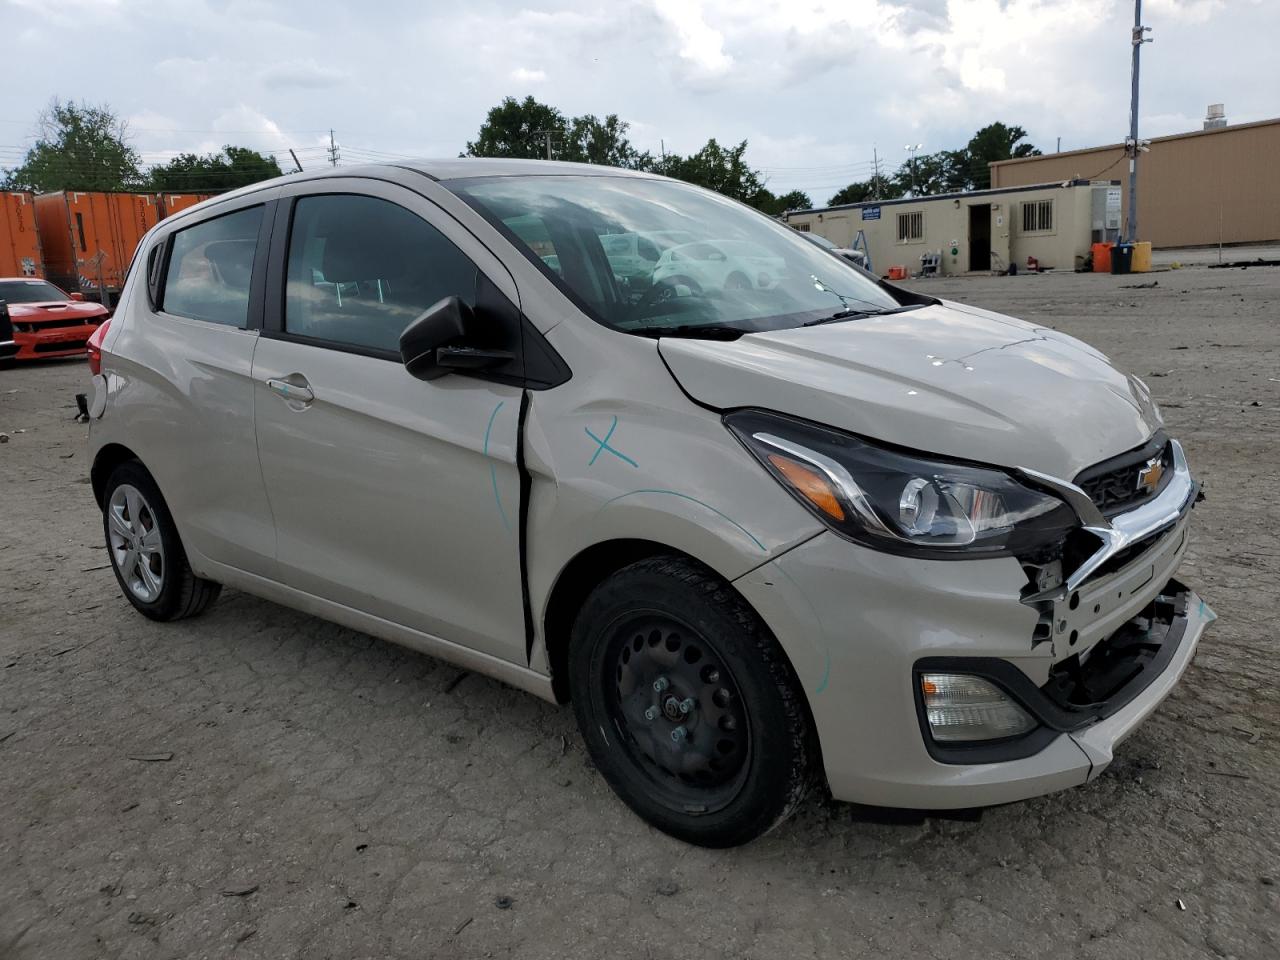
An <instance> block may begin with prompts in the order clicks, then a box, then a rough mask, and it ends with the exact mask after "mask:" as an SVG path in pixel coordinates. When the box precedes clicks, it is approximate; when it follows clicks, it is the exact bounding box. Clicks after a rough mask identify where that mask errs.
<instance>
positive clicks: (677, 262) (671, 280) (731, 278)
mask: <svg viewBox="0 0 1280 960" xmlns="http://www.w3.org/2000/svg"><path fill="white" fill-rule="evenodd" d="M785 270H786V261H785V260H784V259H783V258H782V257H780V256H777V255H776V254H773V253H770V252H769V251H768V250H767V249H765V248H764V247H761V246H760V245H759V244H756V243H752V242H750V241H745V240H725V239H716V240H700V241H697V242H696V243H684V244H681V245H680V246H677V247H671V248H670V249H669V250H667V251H665V252H664V253H663V254H662V257H661V259H659V260H658V263H657V265H656V266H655V267H654V268H653V284H654V285H655V286H659V285H661V286H664V287H666V288H668V289H676V288H680V287H684V288H688V289H690V290H692V291H693V292H694V293H695V294H698V293H701V292H703V291H711V292H720V293H723V292H724V291H726V290H737V291H744V290H752V289H756V290H769V289H772V288H773V287H775V286H777V284H778V281H779V280H781V279H782V277H783V273H784V271H785Z"/></svg>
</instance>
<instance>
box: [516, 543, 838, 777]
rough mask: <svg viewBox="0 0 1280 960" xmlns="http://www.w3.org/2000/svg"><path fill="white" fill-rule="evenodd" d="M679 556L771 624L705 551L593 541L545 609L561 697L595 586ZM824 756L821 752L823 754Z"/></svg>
mask: <svg viewBox="0 0 1280 960" xmlns="http://www.w3.org/2000/svg"><path fill="white" fill-rule="evenodd" d="M659 556H664V557H679V558H682V559H685V560H689V561H691V562H693V563H696V564H697V565H698V566H700V567H703V568H705V569H706V570H707V571H708V572H709V573H710V574H712V575H713V576H715V577H717V578H718V579H720V580H721V581H722V582H723V583H724V585H725V586H726V587H727V588H729V589H731V590H733V592H734V593H736V594H737V595H738V596H739V597H740V598H741V600H742V602H743V603H744V604H746V605H747V606H748V607H749V608H750V609H751V610H752V612H753V613H755V615H756V616H757V617H759V618H760V622H761V623H762V624H764V625H765V629H770V628H769V626H768V621H767V620H766V619H765V617H764V616H763V615H762V614H761V613H760V611H759V610H757V609H756V608H755V606H754V605H753V604H752V603H751V601H750V599H748V598H747V597H746V596H745V595H743V593H742V591H741V590H739V589H738V588H737V587H736V586H735V585H734V584H733V582H732V581H731V580H730V579H729V578H728V577H726V576H725V575H724V574H723V573H721V572H720V571H718V570H716V568H715V567H714V566H712V565H711V564H709V563H707V562H706V561H705V560H703V559H702V558H700V557H697V556H694V555H693V554H691V553H689V552H688V551H687V550H681V549H679V548H678V547H673V546H671V545H669V544H666V543H660V542H658V541H655V540H644V539H639V538H618V539H613V540H603V541H600V542H598V543H593V544H591V545H590V546H588V547H585V548H583V549H582V550H581V551H579V552H578V553H577V554H576V555H575V556H574V557H573V558H572V559H570V560H569V562H568V563H566V564H565V565H564V566H563V567H562V568H561V570H560V574H559V576H557V577H556V579H555V581H554V583H553V584H552V587H551V592H550V594H549V595H548V598H547V602H546V605H545V606H544V607H543V613H542V618H541V620H542V636H543V642H544V643H545V645H546V653H547V663H548V666H549V667H550V669H551V685H552V690H553V691H554V693H555V697H556V702H557V703H561V704H563V703H568V702H569V701H570V699H571V697H570V693H569V671H568V666H569V635H570V633H571V631H572V630H573V622H574V619H575V617H576V616H577V614H578V611H579V610H581V609H582V605H583V603H584V602H585V601H586V599H587V597H588V596H589V595H590V593H591V591H592V590H594V589H595V588H596V587H597V586H599V585H600V584H602V583H604V581H605V580H607V579H609V577H611V576H613V575H614V574H615V573H617V572H618V571H619V570H621V569H623V568H624V567H627V566H630V565H631V564H633V563H636V562H637V561H640V560H646V559H648V558H650V557H659ZM778 647H779V649H780V650H782V655H783V657H784V658H785V659H786V661H787V668H788V669H789V670H790V671H791V673H792V675H793V676H795V674H796V670H795V665H794V664H793V663H792V662H791V657H790V654H789V653H788V652H787V650H786V648H785V647H784V646H783V645H782V643H781V641H780V640H779V643H778ZM797 689H799V690H801V691H802V692H803V696H802V699H803V701H804V707H805V710H806V711H807V712H808V713H809V718H810V723H811V724H812V710H811V708H810V705H809V702H808V691H805V690H804V687H803V685H802V684H797ZM819 762H820V758H819Z"/></svg>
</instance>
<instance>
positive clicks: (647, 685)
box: [601, 611, 751, 810]
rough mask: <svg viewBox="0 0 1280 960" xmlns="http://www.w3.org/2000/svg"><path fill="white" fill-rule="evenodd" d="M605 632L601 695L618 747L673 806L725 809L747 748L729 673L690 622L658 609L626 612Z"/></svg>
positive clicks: (742, 708)
mask: <svg viewBox="0 0 1280 960" xmlns="http://www.w3.org/2000/svg"><path fill="white" fill-rule="evenodd" d="M607 632H608V634H609V639H608V641H607V648H606V652H605V655H604V666H605V667H606V669H605V670H604V671H602V676H601V680H602V682H603V685H604V687H605V689H603V690H602V691H601V695H602V696H603V698H604V701H605V703H606V704H607V708H608V711H609V718H610V720H611V721H612V723H613V727H614V729H615V730H616V731H617V733H618V737H619V745H620V746H621V748H622V749H623V750H626V751H627V752H629V753H630V754H631V756H632V760H633V762H636V763H637V766H638V767H639V768H640V769H642V770H644V771H645V772H646V774H648V776H649V777H650V779H651V780H652V782H653V789H654V790H656V791H658V792H660V793H661V794H663V795H665V796H666V797H667V798H668V800H669V802H670V803H671V804H672V805H673V806H677V807H687V806H689V805H698V806H702V807H705V808H706V809H708V810H718V809H721V808H723V807H724V806H725V805H726V804H728V803H729V802H731V801H732V800H733V798H734V797H735V796H736V795H737V793H738V791H739V790H740V789H741V787H742V782H743V780H744V778H745V775H746V771H747V766H748V765H747V759H748V756H749V753H750V749H751V730H750V726H749V724H748V722H747V713H746V704H745V702H744V700H743V698H742V693H741V691H740V690H739V688H738V684H737V682H736V681H735V680H734V678H733V671H732V670H730V669H729V667H727V666H726V665H725V664H724V662H723V658H721V657H719V656H718V655H717V654H716V653H715V651H714V649H713V648H712V647H711V645H710V644H709V643H708V642H707V641H706V640H705V639H703V638H702V637H701V636H700V635H699V634H698V632H697V631H696V630H695V629H694V628H693V627H691V626H690V625H689V624H688V623H685V622H683V621H682V620H679V619H677V618H675V617H671V616H668V615H666V614H663V613H660V612H658V611H638V612H637V613H636V614H635V615H634V616H623V617H621V618H620V619H619V620H617V621H615V622H614V623H613V624H611V625H610V626H609V628H608V630H607ZM610 664H612V665H613V670H612V671H610V670H609V669H608V666H609V665H610Z"/></svg>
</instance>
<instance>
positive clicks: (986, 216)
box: [969, 203, 991, 270]
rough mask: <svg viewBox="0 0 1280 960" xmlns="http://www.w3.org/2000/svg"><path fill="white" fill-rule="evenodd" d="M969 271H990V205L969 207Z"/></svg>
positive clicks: (981, 204)
mask: <svg viewBox="0 0 1280 960" xmlns="http://www.w3.org/2000/svg"><path fill="white" fill-rule="evenodd" d="M969 269H970V270H990V269H991V204H989V203H975V204H973V205H972V206H971V207H969Z"/></svg>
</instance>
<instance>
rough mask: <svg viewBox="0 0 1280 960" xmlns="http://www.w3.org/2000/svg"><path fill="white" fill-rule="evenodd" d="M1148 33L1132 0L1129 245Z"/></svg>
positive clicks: (1133, 235) (1134, 232)
mask: <svg viewBox="0 0 1280 960" xmlns="http://www.w3.org/2000/svg"><path fill="white" fill-rule="evenodd" d="M1150 32H1151V28H1150V27H1144V26H1143V25H1142V0H1133V34H1132V37H1131V40H1130V42H1131V44H1132V45H1133V84H1132V89H1131V90H1130V91H1129V138H1128V139H1127V140H1125V142H1124V146H1125V153H1127V154H1128V155H1129V223H1128V227H1127V229H1126V230H1125V235H1126V238H1127V239H1128V241H1129V242H1130V243H1133V242H1134V241H1136V240H1137V239H1138V154H1139V153H1142V152H1145V151H1146V149H1147V147H1146V144H1144V143H1143V142H1142V141H1141V140H1139V139H1138V66H1139V62H1140V59H1141V53H1142V45H1143V44H1144V43H1150V42H1151V40H1150V38H1148V37H1146V36H1144V34H1147V33H1150Z"/></svg>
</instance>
